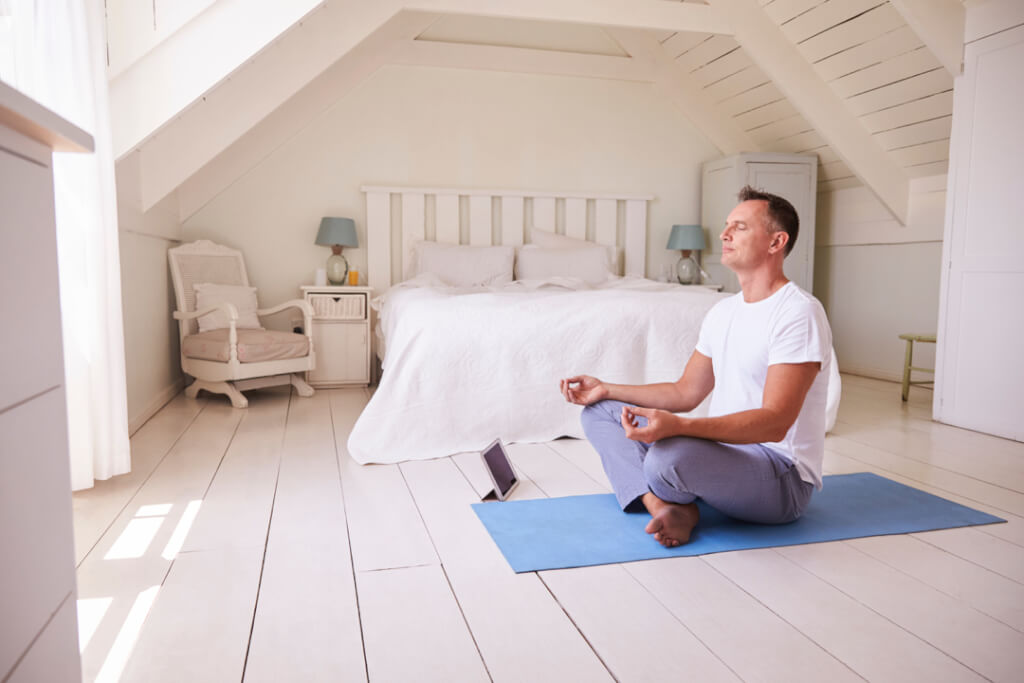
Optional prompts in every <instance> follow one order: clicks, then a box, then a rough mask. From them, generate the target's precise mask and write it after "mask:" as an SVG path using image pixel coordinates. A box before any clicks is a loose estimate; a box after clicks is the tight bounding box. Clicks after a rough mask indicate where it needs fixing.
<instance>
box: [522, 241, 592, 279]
mask: <svg viewBox="0 0 1024 683" xmlns="http://www.w3.org/2000/svg"><path fill="white" fill-rule="evenodd" d="M607 259H608V257H607V252H605V250H604V249H595V248H594V247H593V246H586V247H576V248H570V247H559V248H554V249H548V248H545V247H538V246H534V245H527V246H525V247H523V248H522V249H520V250H519V259H518V260H517V261H516V279H517V280H543V279H547V278H551V277H574V278H579V279H580V280H583V281H584V282H586V283H587V284H589V285H599V284H601V283H602V282H604V281H605V280H607V279H608V260H607Z"/></svg>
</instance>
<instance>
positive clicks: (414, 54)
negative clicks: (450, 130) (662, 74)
mask: <svg viewBox="0 0 1024 683" xmlns="http://www.w3.org/2000/svg"><path fill="white" fill-rule="evenodd" d="M389 63H391V64H407V65H413V66H435V67H449V68H462V69H485V70H489V71H508V72H516V73H535V74H549V75H556V76H579V77H583V78H609V79H617V80H623V81H645V82H651V81H653V80H654V79H655V75H654V70H653V69H652V68H651V67H650V66H649V65H647V64H644V63H642V62H639V61H637V60H635V59H632V58H630V57H615V56H612V55H593V54H581V53H578V52H560V51H556V50H538V49H534V48H522V47H503V46H497V45H474V44H469V43H447V42H439V41H432V40H405V41H398V42H396V43H395V44H394V45H392V46H391V48H390V50H389Z"/></svg>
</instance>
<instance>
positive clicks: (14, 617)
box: [0, 82, 93, 683]
mask: <svg viewBox="0 0 1024 683" xmlns="http://www.w3.org/2000/svg"><path fill="white" fill-rule="evenodd" d="M92 144H93V143H92V138H91V137H89V135H87V134H86V133H84V132H82V131H81V130H79V129H78V128H76V127H74V126H72V125H71V124H70V123H68V122H67V121H65V120H64V119H62V118H60V117H58V116H57V115H56V114H54V113H53V112H50V111H49V110H47V109H44V108H43V107H41V106H39V105H38V104H37V103H36V102H34V101H33V100H31V99H29V98H27V97H25V96H24V95H22V94H21V93H20V92H18V91H16V90H14V89H13V88H11V87H9V86H7V85H6V84H4V83H2V82H0V207H3V208H2V212H0V215H2V219H0V221H2V222H0V288H2V290H0V291H2V292H3V296H2V297H0V320H2V321H3V323H2V325H0V557H2V558H3V559H2V568H0V615H2V616H0V680H2V681H5V682H7V681H10V682H11V683H19V682H21V681H25V682H30V681H61V682H62V683H63V682H65V681H66V682H68V683H73V682H74V681H78V680H81V664H80V661H79V657H78V625H77V617H76V601H75V599H76V588H75V553H74V538H73V532H72V521H71V474H70V465H69V462H68V436H67V407H66V404H65V400H64V357H63V353H62V341H61V318H60V300H59V291H58V287H57V236H56V229H55V224H54V204H53V176H52V170H51V158H52V150H57V151H64V152H85V151H91V150H92Z"/></svg>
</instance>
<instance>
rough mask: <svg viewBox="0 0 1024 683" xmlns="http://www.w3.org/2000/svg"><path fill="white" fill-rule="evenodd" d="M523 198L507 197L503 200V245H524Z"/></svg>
mask: <svg viewBox="0 0 1024 683" xmlns="http://www.w3.org/2000/svg"><path fill="white" fill-rule="evenodd" d="M523 232H524V230H523V198H522V197H516V196H511V195H508V196H505V197H502V198H501V243H502V244H504V245H505V246H510V247H518V246H519V245H520V244H522V243H523Z"/></svg>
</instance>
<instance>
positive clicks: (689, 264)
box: [676, 256, 700, 285]
mask: <svg viewBox="0 0 1024 683" xmlns="http://www.w3.org/2000/svg"><path fill="white" fill-rule="evenodd" d="M676 277H677V278H678V279H679V284H681V285H692V284H695V283H696V282H697V281H698V280H699V279H700V269H699V268H697V262H696V261H694V260H693V259H692V258H691V257H689V256H684V257H683V258H681V259H679V263H677V264H676Z"/></svg>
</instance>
